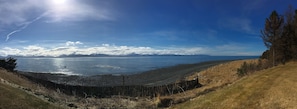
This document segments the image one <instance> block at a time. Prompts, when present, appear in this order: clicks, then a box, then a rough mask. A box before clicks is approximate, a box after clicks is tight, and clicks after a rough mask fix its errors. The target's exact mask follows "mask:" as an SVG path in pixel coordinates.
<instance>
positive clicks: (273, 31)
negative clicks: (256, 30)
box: [261, 11, 284, 66]
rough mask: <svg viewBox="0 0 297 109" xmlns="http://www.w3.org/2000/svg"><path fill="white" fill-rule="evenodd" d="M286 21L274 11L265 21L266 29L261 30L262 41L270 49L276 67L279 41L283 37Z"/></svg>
mask: <svg viewBox="0 0 297 109" xmlns="http://www.w3.org/2000/svg"><path fill="white" fill-rule="evenodd" d="M283 23H284V19H283V17H282V16H280V15H278V13H277V12H276V11H273V12H272V13H271V15H270V17H269V18H267V19H266V21H265V28H264V29H263V30H261V33H262V36H261V37H262V39H263V41H264V44H265V46H266V47H267V48H268V49H269V51H270V52H269V54H270V55H272V56H269V57H271V58H272V59H271V60H272V65H273V66H275V65H276V53H277V52H278V51H277V48H278V45H277V43H278V42H277V41H278V40H279V39H280V37H281V35H282V31H283V30H282V28H283Z"/></svg>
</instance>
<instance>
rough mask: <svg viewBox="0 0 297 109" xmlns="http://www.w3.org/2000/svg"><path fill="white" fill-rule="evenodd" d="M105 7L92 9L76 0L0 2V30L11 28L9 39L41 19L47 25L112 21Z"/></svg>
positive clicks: (14, 0)
mask: <svg viewBox="0 0 297 109" xmlns="http://www.w3.org/2000/svg"><path fill="white" fill-rule="evenodd" d="M111 13H112V12H110V10H109V9H107V7H103V6H102V7H94V6H92V5H91V4H86V3H82V2H79V1H77V0H61V1H59V0H8V1H0V16H1V17H0V30H1V31H11V29H10V30H6V29H5V28H7V27H13V29H14V30H12V31H11V32H9V33H8V34H7V35H6V41H8V40H9V39H10V37H11V36H12V35H13V34H15V33H17V32H20V31H22V30H24V29H26V28H27V27H28V26H29V25H30V24H32V23H34V22H35V21H37V20H40V19H41V18H45V19H44V21H45V22H48V23H56V22H63V21H83V20H90V19H91V20H114V17H112V14H111ZM32 19H33V20H32Z"/></svg>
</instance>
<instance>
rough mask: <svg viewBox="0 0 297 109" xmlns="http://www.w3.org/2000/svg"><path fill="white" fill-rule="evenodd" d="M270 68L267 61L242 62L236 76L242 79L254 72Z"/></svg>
mask: <svg viewBox="0 0 297 109" xmlns="http://www.w3.org/2000/svg"><path fill="white" fill-rule="evenodd" d="M270 67H272V65H271V64H270V62H269V61H268V60H267V59H259V60H258V62H252V63H247V62H243V64H242V65H241V67H240V68H238V69H237V75H238V76H240V77H242V76H245V75H248V74H250V73H254V72H256V71H259V70H262V69H267V68H270Z"/></svg>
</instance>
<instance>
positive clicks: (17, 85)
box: [0, 68, 156, 109]
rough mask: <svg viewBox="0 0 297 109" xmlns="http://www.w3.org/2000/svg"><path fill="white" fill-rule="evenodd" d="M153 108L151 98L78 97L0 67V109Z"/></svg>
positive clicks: (153, 104)
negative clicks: (71, 107)
mask: <svg viewBox="0 0 297 109" xmlns="http://www.w3.org/2000/svg"><path fill="white" fill-rule="evenodd" d="M69 104H73V106H75V107H78V108H88V109H98V108H116V109H118V108H129V109H132V108H134V109H139V108H143V107H145V108H156V104H155V103H154V102H153V99H150V98H144V97H139V98H137V97H136V98H134V97H123V96H114V97H112V98H95V97H87V98H81V97H76V96H69V95H65V94H63V93H61V92H60V91H59V89H57V90H50V89H47V88H45V87H43V86H41V85H38V84H36V83H33V82H31V81H29V80H27V79H26V78H23V77H22V76H19V75H18V74H15V73H12V72H7V71H6V70H4V69H1V68H0V109H2V108H3V109H7V108H17V109H18V108H21V109H27V108H28V109H34V108H41V109H47V108H48V109H59V108H69V107H68V106H67V105H69Z"/></svg>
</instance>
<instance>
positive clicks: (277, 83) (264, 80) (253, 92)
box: [172, 62, 297, 109]
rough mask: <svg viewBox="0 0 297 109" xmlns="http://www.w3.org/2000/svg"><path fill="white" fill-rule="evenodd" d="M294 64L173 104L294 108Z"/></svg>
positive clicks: (197, 108)
mask: <svg viewBox="0 0 297 109" xmlns="http://www.w3.org/2000/svg"><path fill="white" fill-rule="evenodd" d="M296 71H297V62H289V63H288V64H286V65H279V66H277V67H273V68H270V69H266V70H263V71H260V72H257V73H254V74H252V75H250V76H246V77H244V78H242V79H240V80H239V81H238V82H236V83H234V84H231V85H228V86H227V87H224V88H221V89H219V90H216V91H213V92H211V93H208V94H205V95H202V96H198V97H196V98H194V99H192V100H190V101H187V102H185V103H182V104H180V105H176V106H174V107H172V108H176V109H182V108H185V109H206V108H211V109H230V108H243V109H246V108H251V109H255V108H260V109H283V108H290V109H294V108H296V105H297V104H296V102H297V99H296V98H297V94H296V91H297V88H296V87H297V81H296V78H297V75H296V74H295V73H296Z"/></svg>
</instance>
